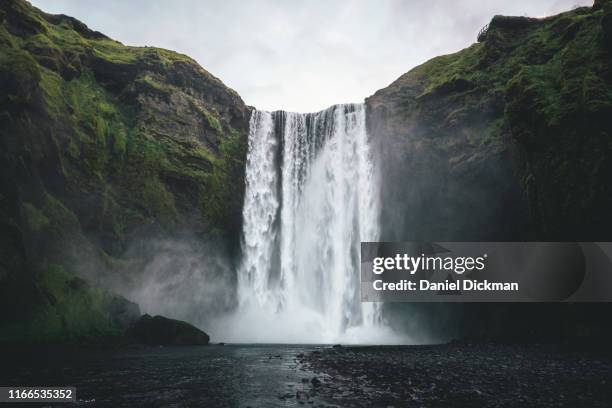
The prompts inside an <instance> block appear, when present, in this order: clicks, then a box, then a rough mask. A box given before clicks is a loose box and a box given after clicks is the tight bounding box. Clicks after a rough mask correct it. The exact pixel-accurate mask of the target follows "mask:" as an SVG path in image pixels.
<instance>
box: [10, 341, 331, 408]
mask: <svg viewBox="0 0 612 408" xmlns="http://www.w3.org/2000/svg"><path fill="white" fill-rule="evenodd" d="M321 348H323V347H322V346H296V345H286V346H285V345H226V346H219V345H211V346H206V347H164V348H153V349H138V350H122V351H86V352H85V351H79V352H75V351H66V350H65V351H62V352H58V351H53V352H49V351H48V350H40V351H38V352H34V353H32V352H31V351H28V352H27V353H12V355H11V356H3V358H2V364H1V367H0V385H2V386H74V387H76V388H77V398H78V399H79V404H77V406H113V407H135V406H147V407H152V406H153V407H155V406H159V407H162V406H163V407H171V406H189V407H253V408H255V407H290V406H297V405H300V402H302V403H303V402H305V401H302V400H301V399H303V395H305V394H304V393H303V391H304V390H307V389H309V388H310V385H311V383H310V381H311V380H312V377H313V374H312V373H311V372H310V371H308V370H307V369H305V368H303V367H301V364H300V363H299V362H298V358H300V357H301V356H303V355H304V353H309V352H312V351H315V350H317V349H321ZM298 356H300V357H298ZM308 400H309V401H308V402H311V404H309V405H311V406H312V405H315V406H317V405H321V404H319V403H317V399H316V398H313V397H309V398H308Z"/></svg>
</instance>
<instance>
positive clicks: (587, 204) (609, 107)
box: [366, 1, 612, 343]
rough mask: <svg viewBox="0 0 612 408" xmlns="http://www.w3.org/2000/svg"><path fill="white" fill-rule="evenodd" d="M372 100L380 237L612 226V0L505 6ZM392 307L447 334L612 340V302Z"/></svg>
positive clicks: (598, 236)
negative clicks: (482, 27) (538, 13)
mask: <svg viewBox="0 0 612 408" xmlns="http://www.w3.org/2000/svg"><path fill="white" fill-rule="evenodd" d="M366 104H367V114H368V116H367V121H368V127H369V133H370V136H371V137H372V138H373V139H374V141H375V142H376V146H377V148H378V152H379V153H380V154H381V155H382V157H381V160H380V161H379V163H380V165H381V170H382V173H383V180H385V182H384V183H382V195H383V216H382V222H383V225H382V228H383V232H382V239H383V240H418V239H422V240H431V241H485V240H492V241H513V240H534V241H598V240H600V241H609V240H610V238H611V237H612V211H610V209H611V208H612V183H610V178H611V177H612V2H610V1H596V2H595V5H594V7H592V8H591V7H583V8H577V9H574V10H571V11H568V12H565V13H562V14H559V15H556V16H552V17H548V18H543V19H534V18H527V17H503V16H496V17H494V18H493V19H492V21H491V22H490V24H489V26H488V30H487V31H486V33H484V34H483V35H481V36H480V37H479V42H478V43H475V44H474V45H472V46H470V47H469V48H466V49H464V50H462V51H459V52H457V53H455V54H451V55H445V56H440V57H437V58H434V59H432V60H430V61H428V62H426V63H424V64H423V65H421V66H418V67H416V68H414V69H413V70H411V71H410V72H408V73H406V74H405V75H403V76H401V77H400V78H399V79H398V80H396V81H395V82H393V83H392V84H391V85H390V86H389V87H387V88H385V89H382V90H380V91H378V92H376V94H375V95H373V96H371V97H370V98H368V99H367V100H366ZM386 307H387V310H388V311H389V312H391V313H390V315H389V316H400V317H399V320H402V319H406V318H407V316H408V318H411V319H413V320H414V319H415V316H416V319H418V318H419V317H420V316H422V317H423V325H424V326H427V327H428V328H430V329H431V331H432V332H436V333H438V334H441V335H448V334H449V333H454V334H455V335H458V336H466V335H467V336H476V337H482V336H485V337H495V336H500V337H501V338H503V339H506V340H508V339H516V338H519V339H525V340H530V341H533V340H534V339H538V340H553V341H559V340H560V339H578V340H579V339H584V338H588V339H589V341H592V340H596V339H599V340H600V341H601V342H602V343H604V342H606V341H609V339H610V338H612V330H611V329H610V325H609V324H608V321H609V320H608V319H609V314H610V312H611V310H610V307H609V306H608V305H605V304H593V305H588V304H527V305H519V304H506V305H504V304H487V305H482V304H466V305H461V304H453V305H445V304H440V305H386ZM412 324H414V322H413V323H412Z"/></svg>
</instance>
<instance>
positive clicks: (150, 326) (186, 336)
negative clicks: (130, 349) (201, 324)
mask: <svg viewBox="0 0 612 408" xmlns="http://www.w3.org/2000/svg"><path fill="white" fill-rule="evenodd" d="M128 335H129V336H130V337H133V338H134V339H135V340H136V341H138V342H139V343H142V344H149V345H163V346H204V345H207V344H208V342H209V341H210V337H209V336H208V335H207V334H206V333H204V332H203V331H202V330H200V329H198V328H197V327H195V326H192V325H191V324H189V323H187V322H183V321H181V320H174V319H168V318H166V317H163V316H155V317H151V316H149V315H148V314H145V315H143V316H142V317H141V318H140V319H138V321H136V323H134V325H133V326H132V327H131V328H130V329H129V330H128Z"/></svg>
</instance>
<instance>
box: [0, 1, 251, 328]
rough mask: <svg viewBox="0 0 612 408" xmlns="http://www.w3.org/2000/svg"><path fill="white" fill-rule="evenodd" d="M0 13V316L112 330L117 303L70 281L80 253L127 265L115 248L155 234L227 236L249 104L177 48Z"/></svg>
mask: <svg viewBox="0 0 612 408" xmlns="http://www.w3.org/2000/svg"><path fill="white" fill-rule="evenodd" d="M0 23H1V24H0V89H2V92H1V93H0V167H1V168H2V172H0V224H1V228H0V231H1V232H0V241H1V242H0V244H1V245H0V248H1V251H2V252H1V254H0V292H1V293H0V303H2V305H1V306H2V307H1V308H0V310H2V316H0V323H7V322H9V320H11V321H12V322H10V324H11V325H12V326H11V327H13V328H15V327H16V326H14V324H13V323H15V322H14V321H19V320H20V319H26V320H27V319H30V320H32V319H34V320H35V319H37V318H40V319H44V320H45V322H44V323H42V324H37V325H36V327H38V328H40V330H39V332H40V333H41V334H40V335H41V338H42V337H45V336H47V337H49V336H48V335H49V333H54V334H53V335H50V336H51V337H54V336H55V337H61V335H62V330H60V329H58V327H59V328H61V327H62V325H63V327H64V329H65V330H64V332H63V334H66V333H68V334H70V335H72V334H75V335H81V334H87V333H94V332H95V331H96V330H101V331H109V330H110V331H113V330H115V329H116V328H117V324H118V322H117V321H115V320H116V319H115V318H114V317H113V318H110V317H109V316H110V315H109V313H108V311H109V305H111V304H114V303H113V302H119V300H113V299H115V297H113V296H114V295H110V294H101V293H99V292H98V289H95V288H94V287H90V286H89V285H88V284H86V283H85V284H81V283H75V282H80V281H78V280H75V279H79V278H75V276H76V275H81V276H82V275H83V273H82V272H83V271H81V270H80V268H82V267H83V266H82V265H83V261H84V260H86V261H87V262H88V265H89V267H90V268H93V269H102V270H107V271H111V272H113V271H114V272H115V273H130V272H131V270H132V269H135V268H137V267H138V265H141V264H142V259H138V260H136V261H135V260H132V259H125V258H124V254H125V252H126V250H127V249H128V248H129V247H130V246H133V243H134V242H137V241H138V240H143V239H150V238H152V237H155V236H164V237H168V236H183V235H189V236H190V237H194V238H195V239H200V238H213V239H214V240H215V241H217V242H221V243H222V246H223V247H225V248H230V249H229V250H231V248H232V247H235V246H236V243H237V239H238V236H239V230H240V223H241V216H240V214H241V205H242V197H243V189H244V175H243V172H244V161H245V156H246V145H247V138H246V135H247V131H248V119H249V115H250V110H249V108H247V107H246V106H245V104H244V103H243V101H242V100H241V98H240V97H239V96H238V95H237V94H236V93H235V92H234V91H232V90H231V89H228V88H227V87H226V86H224V84H223V83H222V82H221V81H220V80H219V79H217V78H215V77H214V76H212V75H211V74H210V73H208V72H207V71H205V70H204V69H203V68H202V67H200V66H199V65H198V64H197V63H196V62H195V61H193V60H192V59H190V58H189V57H187V56H184V55H181V54H178V53H175V52H171V51H167V50H163V49H158V48H152V47H144V48H140V47H128V46H125V45H123V44H121V43H119V42H117V41H114V40H112V39H110V38H107V37H106V36H104V35H103V34H101V33H99V32H95V31H92V30H90V29H89V28H87V27H86V26H85V25H84V24H83V23H81V22H79V21H77V20H75V19H74V18H71V17H67V16H63V15H49V14H46V13H44V12H42V11H40V10H38V9H36V8H34V7H33V6H31V5H30V4H29V3H27V2H26V1H24V0H7V1H3V2H1V3H0ZM66 296H67V297H70V299H63V298H64V297H66ZM60 298H61V299H60ZM116 299H120V298H118V297H116ZM123 302H126V303H125V305H124V306H123V307H124V308H125V309H126V310H127V309H132V310H133V307H132V306H129V303H127V301H125V300H124V301H123ZM77 304H78V305H81V306H80V307H81V309H80V311H79V312H78V313H81V314H83V316H79V315H78V313H73V312H72V311H73V310H76V309H78V308H77ZM67 305H68V306H67ZM73 306H74V307H73ZM115 314H116V313H115ZM119 314H121V313H119ZM136 314H137V313H136ZM85 315H87V316H89V317H87V316H85ZM94 315H95V316H98V317H99V318H97V319H91V318H90V317H91V316H94ZM32 316H34V317H32ZM109 319H110V320H109ZM113 319H115V320H113ZM88 320H89V321H93V322H94V323H88V324H90V326H92V327H85V326H82V325H81V326H79V325H80V324H81V323H80V322H81V321H82V322H85V321H88ZM55 321H57V322H59V323H57V325H56V324H55V323H53V322H55ZM95 322H98V323H99V324H97V326H96V323H95ZM119 323H120V322H119ZM45 325H46V326H45ZM58 325H59V326H58ZM47 326H49V327H47ZM93 326H96V327H93ZM36 327H29V328H26V329H24V328H20V329H19V330H21V331H22V332H23V330H26V331H27V330H30V329H31V330H34V331H36V330H37V328H36ZM19 330H18V329H14V330H13V329H12V331H11V332H12V333H17V332H19ZM0 333H2V334H6V335H5V336H4V337H6V338H8V337H10V336H9V335H8V334H7V333H9V331H8V330H2V331H1V332H0ZM0 337H2V336H0ZM17 337H19V336H16V337H15V338H17ZM30 337H36V333H34V332H32V335H31V336H30ZM0 340H2V339H1V338H0Z"/></svg>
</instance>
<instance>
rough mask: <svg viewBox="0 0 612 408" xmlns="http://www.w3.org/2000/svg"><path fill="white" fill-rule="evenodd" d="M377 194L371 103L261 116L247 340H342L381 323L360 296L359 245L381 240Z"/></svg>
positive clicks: (244, 276) (250, 166)
mask: <svg viewBox="0 0 612 408" xmlns="http://www.w3.org/2000/svg"><path fill="white" fill-rule="evenodd" d="M378 200H379V193H378V180H377V175H376V172H375V168H374V165H373V160H372V151H371V149H370V146H369V143H368V136H367V133H366V126H365V106H364V105H363V104H347V105H336V106H332V107H331V108H329V109H326V110H324V111H321V112H317V113H309V114H299V113H289V112H283V111H277V112H263V111H254V112H253V114H252V117H251V121H250V132H249V140H248V157H247V165H246V193H245V201H244V209H243V218H244V219H243V222H244V224H243V241H242V249H243V259H242V265H241V267H240V269H239V273H238V296H239V300H240V305H241V306H240V308H241V313H243V314H245V315H248V316H249V318H248V322H247V323H246V324H247V325H248V326H249V330H251V333H249V335H247V338H256V339H259V340H266V341H287V340H288V341H292V340H295V341H300V340H301V341H302V342H303V341H306V340H307V341H311V342H312V341H319V342H327V341H338V340H340V339H343V338H346V334H347V333H351V332H355V330H359V329H365V331H367V332H369V333H371V332H372V331H373V330H375V329H376V328H377V327H379V326H381V325H382V323H381V317H380V311H379V308H378V305H376V304H373V303H361V302H360V292H359V291H360V287H359V285H360V280H359V267H360V261H359V256H360V241H376V240H378V237H379V222H378V217H379V203H378ZM266 322H267V323H266ZM242 324H245V322H243V323H242ZM292 334H293V335H295V336H296V337H295V339H294V338H292V337H291V335H292Z"/></svg>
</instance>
